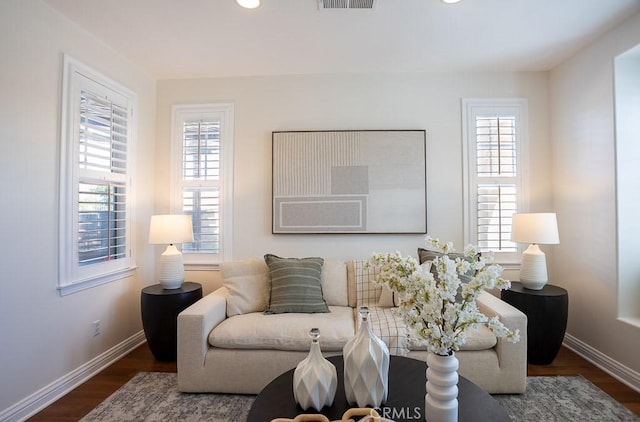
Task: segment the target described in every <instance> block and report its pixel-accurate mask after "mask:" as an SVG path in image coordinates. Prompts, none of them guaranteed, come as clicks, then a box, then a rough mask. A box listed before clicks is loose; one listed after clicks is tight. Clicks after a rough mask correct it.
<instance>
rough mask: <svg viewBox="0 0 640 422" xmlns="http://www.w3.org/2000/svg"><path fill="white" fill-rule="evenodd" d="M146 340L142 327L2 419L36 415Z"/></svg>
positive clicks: (0, 416) (3, 414)
mask: <svg viewBox="0 0 640 422" xmlns="http://www.w3.org/2000/svg"><path fill="white" fill-rule="evenodd" d="M145 341H146V339H145V337H144V332H143V331H140V332H138V333H136V334H134V335H133V336H131V337H129V338H128V339H126V340H124V341H123V342H121V343H120V344H117V345H115V346H114V347H112V348H111V349H109V350H107V351H106V352H104V353H102V354H100V355H99V356H96V357H95V358H93V359H91V360H90V361H89V362H87V363H85V364H84V365H82V366H80V367H79V368H76V369H74V370H73V371H71V372H69V373H68V374H66V375H65V376H63V377H61V378H59V379H57V380H56V381H54V382H52V383H51V384H49V385H47V386H46V387H44V388H42V389H40V390H38V391H36V392H35V393H33V394H31V395H30V396H29V397H26V398H25V399H23V400H21V401H19V402H18V403H16V404H14V405H13V406H11V407H9V408H7V409H5V410H3V411H2V412H0V421H6V422H18V421H23V420H25V419H27V418H29V417H30V416H33V415H35V414H36V413H38V412H39V411H40V410H42V409H44V408H45V407H47V406H48V405H50V404H51V403H53V402H54V401H56V400H58V399H59V398H60V397H62V396H64V395H65V394H67V393H68V392H69V391H71V390H73V389H74V388H76V387H77V386H79V385H80V384H82V383H83V382H85V381H86V380H88V379H89V378H91V377H92V376H94V375H95V374H97V373H98V372H100V371H102V370H103V369H104V368H106V367H107V366H109V365H111V364H112V363H113V362H115V361H117V360H118V359H120V358H122V357H123V356H124V355H126V354H127V353H129V352H131V351H132V350H133V349H135V348H136V347H138V346H139V345H141V344H143V343H144V342H145Z"/></svg>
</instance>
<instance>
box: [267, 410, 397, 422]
mask: <svg viewBox="0 0 640 422" xmlns="http://www.w3.org/2000/svg"><path fill="white" fill-rule="evenodd" d="M354 416H364V417H363V418H362V419H359V421H360V422H365V421H371V422H393V421H392V420H391V419H385V418H383V417H382V416H380V415H379V414H378V412H376V410H375V409H370V408H366V407H354V408H351V409H349V410H347V411H346V412H344V414H343V415H342V419H339V420H335V421H330V420H329V418H327V417H326V416H324V415H317V414H302V415H298V416H296V417H295V418H293V419H289V418H277V419H272V420H271V422H313V421H315V422H354V421H355V419H353V417H354Z"/></svg>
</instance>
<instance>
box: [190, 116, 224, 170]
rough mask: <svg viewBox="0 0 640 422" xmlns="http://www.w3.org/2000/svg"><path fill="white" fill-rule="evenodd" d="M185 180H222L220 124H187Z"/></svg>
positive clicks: (211, 122)
mask: <svg viewBox="0 0 640 422" xmlns="http://www.w3.org/2000/svg"><path fill="white" fill-rule="evenodd" d="M182 134H183V143H182V176H183V180H220V122H219V121H207V122H200V121H197V122H185V123H184V124H183V128H182Z"/></svg>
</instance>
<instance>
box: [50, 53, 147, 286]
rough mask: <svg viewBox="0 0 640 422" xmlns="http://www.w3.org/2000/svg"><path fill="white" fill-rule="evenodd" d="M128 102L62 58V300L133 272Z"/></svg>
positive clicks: (131, 97)
mask: <svg viewBox="0 0 640 422" xmlns="http://www.w3.org/2000/svg"><path fill="white" fill-rule="evenodd" d="M134 102H135V94H133V93H131V92H130V91H128V90H127V89H126V88H124V87H121V86H120V85H118V84H117V83H115V82H113V81H111V80H109V79H108V78H106V77H104V76H102V75H100V74H98V73H97V72H95V71H93V70H92V69H89V68H87V67H86V66H84V65H82V64H81V63H79V62H77V61H75V60H73V59H71V58H70V57H68V56H65V67H64V91H63V122H62V127H63V131H62V143H61V145H62V147H61V165H60V168H61V177H60V183H61V202H60V281H59V290H60V292H61V294H67V293H73V292H74V291H77V290H82V289H84V288H87V287H91V286H93V285H96V284H101V283H104V282H108V281H112V280H115V279H118V278H122V277H124V276H126V275H127V274H128V273H129V272H130V271H131V270H132V267H133V265H132V262H133V261H132V256H131V252H130V251H131V241H130V238H131V235H130V231H131V224H130V222H131V212H130V209H131V206H130V201H131V199H130V198H131V192H130V190H131V189H130V186H131V174H130V171H129V167H130V166H129V162H130V159H131V157H130V155H131V154H130V151H131V142H132V128H133V126H134V125H133V108H134Z"/></svg>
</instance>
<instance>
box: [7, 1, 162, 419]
mask: <svg viewBox="0 0 640 422" xmlns="http://www.w3.org/2000/svg"><path fill="white" fill-rule="evenodd" d="M63 53H69V54H71V55H72V56H74V57H75V58H77V59H78V60H80V61H82V62H83V63H85V64H86V65H88V66H91V67H92V68H94V69H95V70H97V71H99V72H101V73H103V74H105V75H107V76H109V77H110V78H112V79H113V80H115V81H117V82H120V83H121V84H123V85H125V86H127V87H128V88H130V89H132V90H133V91H135V92H137V94H138V106H139V107H138V122H139V126H138V132H137V135H138V136H137V141H138V143H137V148H138V160H137V162H136V167H137V175H138V179H137V183H136V186H137V188H138V189H137V201H136V205H135V212H136V220H137V223H138V230H137V231H136V233H134V235H135V241H136V243H137V247H136V251H135V252H136V254H137V257H138V265H139V268H138V270H137V274H136V276H135V277H133V278H131V279H126V280H121V281H118V282H113V283H110V284H107V285H103V286H99V287H96V288H93V289H90V290H86V291H83V292H80V293H76V294H72V295H70V296H65V297H60V296H59V295H58V292H57V290H56V287H57V272H58V232H57V226H58V174H59V165H58V154H59V150H60V147H59V132H60V101H61V81H62V55H63ZM0 57H1V60H2V65H1V66H0V92H1V93H2V94H0V142H1V143H2V149H3V152H2V154H0V192H1V193H2V195H1V197H2V199H1V200H0V233H1V234H2V242H1V243H0V245H1V246H0V339H1V341H0V419H3V415H4V416H5V417H7V418H8V417H9V416H11V414H10V413H7V412H10V411H11V409H10V408H13V409H17V408H22V407H24V406H25V405H28V404H29V401H30V400H36V399H37V397H38V395H37V394H35V395H34V393H37V392H38V391H39V390H40V389H43V388H45V387H46V388H51V386H50V385H49V384H51V383H52V382H54V381H59V380H60V379H61V378H63V377H64V376H67V375H68V374H70V373H72V371H74V370H76V369H77V368H80V367H81V366H83V365H85V364H86V363H87V362H89V361H90V360H92V359H94V358H96V357H97V356H99V355H101V354H102V353H104V352H105V351H107V350H109V349H111V348H113V347H114V346H115V345H117V344H120V343H121V342H123V341H124V340H126V339H128V338H130V337H132V336H133V335H134V334H136V333H139V332H140V330H141V322H140V304H139V302H140V289H141V288H142V287H143V286H144V285H146V284H153V283H152V282H153V271H154V254H153V251H152V250H151V248H149V247H148V246H147V244H146V231H147V229H148V220H149V215H150V214H151V210H152V200H153V198H152V192H151V190H150V189H147V188H146V187H149V186H152V185H153V171H154V161H153V160H152V159H148V156H149V155H152V154H153V149H154V133H155V126H154V125H155V101H156V98H155V95H156V93H155V81H153V80H152V79H151V78H150V77H148V76H147V75H146V74H144V73H143V72H141V71H140V70H139V69H137V68H135V67H134V66H132V65H131V64H130V63H129V62H128V61H126V60H124V59H123V57H122V56H120V55H118V54H116V53H115V52H114V51H113V50H111V49H110V48H108V47H107V46H105V45H104V44H102V43H100V42H98V41H96V40H95V39H94V38H93V37H92V36H91V35H89V34H88V33H86V32H84V31H82V30H80V29H78V27H77V26H76V25H75V24H73V23H72V22H71V21H68V20H66V19H64V18H63V17H61V16H60V15H59V14H58V13H56V12H54V11H53V10H52V9H50V8H49V7H48V6H46V5H45V4H43V3H42V2H40V1H39V0H29V1H23V0H2V1H1V2H0ZM149 151H151V154H150V153H149ZM94 320H101V322H102V334H101V335H99V336H97V337H93V328H92V322H93V321H94ZM25 400H26V402H25ZM40 404H41V403H40ZM16 406H17V407H16ZM27 408H28V406H27ZM14 416H15V415H14Z"/></svg>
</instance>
